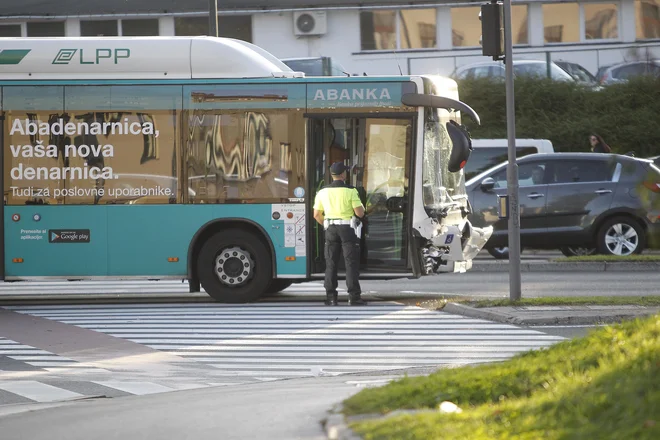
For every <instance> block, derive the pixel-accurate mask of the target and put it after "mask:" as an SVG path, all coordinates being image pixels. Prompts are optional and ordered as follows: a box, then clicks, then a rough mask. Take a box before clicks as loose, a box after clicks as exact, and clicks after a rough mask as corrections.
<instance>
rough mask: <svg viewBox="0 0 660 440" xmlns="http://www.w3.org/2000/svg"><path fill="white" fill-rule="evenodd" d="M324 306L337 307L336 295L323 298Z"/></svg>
mask: <svg viewBox="0 0 660 440" xmlns="http://www.w3.org/2000/svg"><path fill="white" fill-rule="evenodd" d="M325 305H326V306H338V305H339V303H338V302H337V295H332V294H330V295H327V294H326V296H325Z"/></svg>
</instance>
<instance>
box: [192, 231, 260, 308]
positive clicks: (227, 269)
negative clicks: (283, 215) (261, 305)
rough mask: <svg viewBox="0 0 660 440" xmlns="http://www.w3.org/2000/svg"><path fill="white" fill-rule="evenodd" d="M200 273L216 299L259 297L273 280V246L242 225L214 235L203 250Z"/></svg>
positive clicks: (201, 281) (238, 299) (205, 287)
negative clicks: (242, 227) (268, 245)
mask: <svg viewBox="0 0 660 440" xmlns="http://www.w3.org/2000/svg"><path fill="white" fill-rule="evenodd" d="M197 258H198V259H197V276H198V277H199V281H200V283H201V285H202V286H203V287H204V290H205V291H206V293H208V294H209V295H210V296H211V297H212V298H213V299H215V300H216V301H218V302H223V303H246V302H250V301H255V300H257V299H259V298H260V297H261V296H263V294H264V293H265V292H266V289H267V288H268V286H269V285H270V282H271V280H272V267H271V256H270V250H269V249H268V247H267V246H266V244H265V243H263V242H262V241H261V240H260V239H259V238H258V237H256V236H255V235H254V234H251V233H249V232H247V231H244V230H242V229H228V230H225V231H222V232H218V233H217V234H215V235H213V236H211V238H209V239H208V240H207V241H206V242H205V243H204V245H203V246H202V248H201V249H200V251H199V254H198V257H197Z"/></svg>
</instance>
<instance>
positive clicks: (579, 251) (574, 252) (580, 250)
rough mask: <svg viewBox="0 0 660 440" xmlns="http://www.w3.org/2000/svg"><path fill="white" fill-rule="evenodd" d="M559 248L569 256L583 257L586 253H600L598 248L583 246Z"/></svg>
mask: <svg viewBox="0 0 660 440" xmlns="http://www.w3.org/2000/svg"><path fill="white" fill-rule="evenodd" d="M559 250H560V251H561V253H562V254H564V255H565V256H567V257H582V256H585V255H595V254H597V253H598V250H597V249H596V248H590V247H583V246H564V247H561V248H559Z"/></svg>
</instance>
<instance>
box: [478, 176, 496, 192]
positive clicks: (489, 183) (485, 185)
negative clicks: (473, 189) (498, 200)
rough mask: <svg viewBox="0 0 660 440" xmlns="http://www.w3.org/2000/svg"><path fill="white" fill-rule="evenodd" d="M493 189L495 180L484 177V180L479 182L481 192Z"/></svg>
mask: <svg viewBox="0 0 660 440" xmlns="http://www.w3.org/2000/svg"><path fill="white" fill-rule="evenodd" d="M493 188H495V179H493V178H492V177H486V178H485V179H484V180H482V181H481V190H482V191H490V190H491V189H493Z"/></svg>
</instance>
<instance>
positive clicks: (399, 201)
mask: <svg viewBox="0 0 660 440" xmlns="http://www.w3.org/2000/svg"><path fill="white" fill-rule="evenodd" d="M385 206H387V210H388V211H390V212H403V211H404V209H405V201H404V200H403V197H390V198H389V199H387V202H385Z"/></svg>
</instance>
